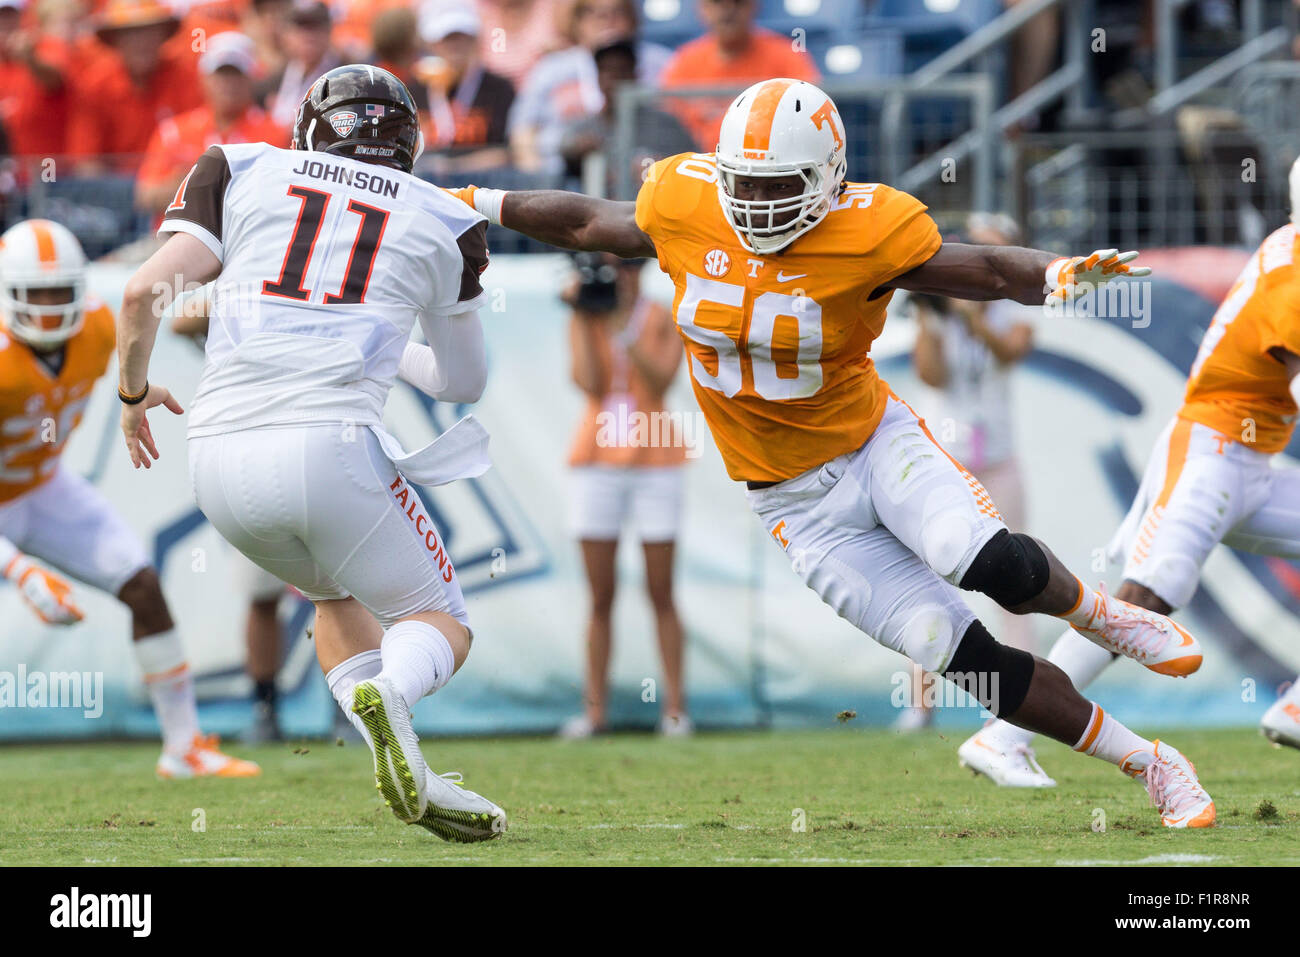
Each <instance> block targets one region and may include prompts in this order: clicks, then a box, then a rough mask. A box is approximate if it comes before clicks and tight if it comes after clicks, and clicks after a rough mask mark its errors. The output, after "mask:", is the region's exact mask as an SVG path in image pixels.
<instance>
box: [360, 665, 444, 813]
mask: <svg viewBox="0 0 1300 957" xmlns="http://www.w3.org/2000/svg"><path fill="white" fill-rule="evenodd" d="M352 713H353V714H355V715H357V716H358V717H359V718H360V719H361V723H362V724H363V725H365V728H366V733H367V734H369V735H370V746H371V750H372V751H373V752H374V755H375V787H376V788H377V789H378V790H379V793H380V794H382V795H383V797H384V803H385V804H387V805H388V806H389V807H390V808H391V809H392V811H393V813H394V814H396V815H397V817H398V818H399V819H400V820H402V821H405V822H406V823H407V824H414V823H415V822H417V821H419V820H420V818H421V817H422V816H423V815H424V812H425V805H426V803H427V801H428V791H427V779H428V768H427V767H426V766H425V763H424V755H423V754H421V753H420V739H419V738H417V737H416V736H415V729H414V728H412V727H411V711H410V709H409V708H407V706H406V700H405V699H404V698H403V697H402V696H401V694H400V693H399V692H398V690H397V688H396V687H394V686H393V684H392V682H390V681H389V680H388V679H387V678H378V677H376V678H371V679H369V680H367V681H361V682H358V683H357V684H356V686H354V687H353V689H352Z"/></svg>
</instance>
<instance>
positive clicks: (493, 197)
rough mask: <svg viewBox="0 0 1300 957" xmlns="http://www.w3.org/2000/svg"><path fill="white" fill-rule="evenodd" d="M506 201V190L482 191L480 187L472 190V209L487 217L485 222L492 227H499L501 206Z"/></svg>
mask: <svg viewBox="0 0 1300 957" xmlns="http://www.w3.org/2000/svg"><path fill="white" fill-rule="evenodd" d="M505 200H506V190H504V189H483V188H482V187H481V186H480V187H477V188H476V189H475V190H474V208H475V209H477V210H478V211H479V212H480V213H482V214H483V215H484V216H486V217H487V221H488V222H489V223H492V224H494V225H497V226H500V225H501V204H502V203H504V202H505Z"/></svg>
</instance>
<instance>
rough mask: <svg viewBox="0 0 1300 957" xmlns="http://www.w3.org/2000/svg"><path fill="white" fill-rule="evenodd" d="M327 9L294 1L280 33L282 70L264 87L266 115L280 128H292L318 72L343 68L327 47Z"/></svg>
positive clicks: (315, 0) (313, 0)
mask: <svg viewBox="0 0 1300 957" xmlns="http://www.w3.org/2000/svg"><path fill="white" fill-rule="evenodd" d="M333 22H334V20H333V15H332V14H331V13H330V8H329V7H328V6H326V5H325V4H324V3H322V2H321V0H294V2H293V6H292V7H290V8H289V22H288V25H287V26H286V28H285V31H284V52H285V64H284V69H283V70H281V71H280V73H279V74H278V75H277V76H273V77H271V78H270V79H269V80H268V81H267V83H266V87H265V97H264V98H260V99H262V102H264V103H265V104H266V112H267V113H269V114H270V115H271V119H273V120H275V122H277V123H279V124H280V125H281V126H284V127H291V126H293V121H294V117H296V116H297V115H298V104H299V103H301V102H302V98H303V95H304V94H306V92H307V91H308V90H309V89H310V88H311V85H312V84H313V83H315V82H316V78H317V77H318V76H320V75H321V74H322V73H328V72H329V71H330V70H332V69H334V68H335V67H336V66H342V65H343V62H344V61H343V59H342V58H341V57H340V56H339V53H338V51H337V50H335V48H334V47H333V46H332V45H331V42H330V37H331V32H330V31H331V24H332V23H333Z"/></svg>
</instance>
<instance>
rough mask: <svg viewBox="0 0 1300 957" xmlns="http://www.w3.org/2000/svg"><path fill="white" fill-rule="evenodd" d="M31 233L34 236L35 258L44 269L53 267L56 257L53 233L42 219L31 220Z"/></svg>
mask: <svg viewBox="0 0 1300 957" xmlns="http://www.w3.org/2000/svg"><path fill="white" fill-rule="evenodd" d="M31 227H32V233H33V234H35V236H36V258H37V260H39V261H40V264H41V265H42V266H44V267H45V268H46V269H53V268H54V262H55V260H56V259H57V258H58V255H57V253H55V251H54V234H53V233H52V232H50V227H49V226H47V225H46V224H45V221H44V220H41V219H33V220H31Z"/></svg>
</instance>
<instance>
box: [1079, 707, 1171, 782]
mask: <svg viewBox="0 0 1300 957" xmlns="http://www.w3.org/2000/svg"><path fill="white" fill-rule="evenodd" d="M1074 750H1076V751H1080V752H1082V753H1084V754H1090V755H1092V756H1093V757H1094V758H1101V759H1102V760H1103V761H1109V762H1110V763H1111V764H1114V765H1118V766H1119V767H1120V769H1121V770H1123V771H1124V772H1126V773H1128V774H1133V773H1134V772H1137V771H1141V770H1143V769H1144V768H1145V767H1146V766H1147V765H1148V764H1150V763H1151V761H1152V760H1154V758H1155V751H1156V746H1155V742H1153V741H1148V740H1147V739H1146V738H1143V737H1141V736H1139V735H1136V734H1134V733H1133V732H1132V731H1130V730H1129V729H1128V728H1126V727H1124V725H1122V724H1120V723H1119V722H1118V721H1116V720H1115V719H1114V718H1112V717H1111V716H1110V715H1108V714H1107V713H1106V712H1105V711H1103V710H1102V709H1101V708H1099V707H1098V706H1097V705H1096V704H1093V706H1092V717H1091V718H1090V719H1089V721H1088V727H1087V728H1086V729H1084V732H1083V737H1081V738H1080V739H1079V740H1078V741H1076V742H1075V744H1074ZM1125 758H1127V759H1128V760H1127V761H1126V760H1125Z"/></svg>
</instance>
